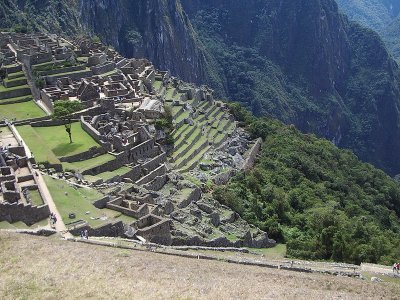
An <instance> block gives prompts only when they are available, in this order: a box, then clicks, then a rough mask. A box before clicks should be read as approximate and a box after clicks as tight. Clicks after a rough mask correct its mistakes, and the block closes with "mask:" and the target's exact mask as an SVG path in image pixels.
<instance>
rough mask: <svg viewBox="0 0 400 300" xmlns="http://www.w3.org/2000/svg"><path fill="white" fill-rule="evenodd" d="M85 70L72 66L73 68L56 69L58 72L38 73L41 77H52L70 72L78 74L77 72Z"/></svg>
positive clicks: (83, 67) (82, 67)
mask: <svg viewBox="0 0 400 300" xmlns="http://www.w3.org/2000/svg"><path fill="white" fill-rule="evenodd" d="M83 70H85V66H71V67H66V68H62V69H56V70H47V71H38V73H39V74H40V75H41V76H51V75H57V74H65V73H68V72H77V71H83Z"/></svg>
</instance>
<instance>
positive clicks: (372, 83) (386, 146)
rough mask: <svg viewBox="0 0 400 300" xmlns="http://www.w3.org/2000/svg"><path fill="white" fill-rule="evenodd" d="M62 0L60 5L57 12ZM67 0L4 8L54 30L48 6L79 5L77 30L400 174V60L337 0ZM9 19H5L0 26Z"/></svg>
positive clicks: (10, 3) (63, 11) (9, 1)
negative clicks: (346, 13)
mask: <svg viewBox="0 0 400 300" xmlns="http://www.w3.org/2000/svg"><path fill="white" fill-rule="evenodd" d="M41 3H44V4H41ZM55 3H59V5H61V7H60V9H59V10H57V12H55V11H54V5H55ZM68 3H69V1H51V0H47V1H45V2H40V3H39V2H38V1H33V0H25V1H15V0H7V1H4V5H3V6H6V7H8V8H9V9H8V11H7V12H5V14H11V15H17V16H18V15H23V16H25V19H23V20H24V21H25V22H26V23H27V24H28V25H29V26H30V27H32V28H38V27H39V25H42V24H48V27H49V28H50V29H53V28H52V27H51V26H50V25H52V24H50V23H51V20H52V18H53V15H52V16H50V17H49V21H48V22H47V23H46V22H44V21H42V20H41V18H42V16H44V15H45V14H44V13H43V12H46V11H48V10H49V9H52V8H53V9H52V11H49V14H53V13H54V14H55V15H54V18H57V16H58V14H61V15H62V16H65V15H68V12H69V11H74V16H73V17H71V20H75V19H77V20H78V21H79V22H78V23H79V24H77V25H76V27H74V29H73V30H74V31H78V32H79V31H81V29H82V28H84V31H85V32H92V33H93V34H96V35H98V36H99V37H101V39H102V40H103V41H105V42H107V43H110V44H111V45H113V46H114V47H116V48H117V49H118V50H119V51H121V52H122V54H124V55H127V56H133V55H134V56H145V57H148V58H149V59H151V60H152V61H153V62H154V63H155V65H156V66H157V67H158V68H160V69H167V70H170V71H171V73H172V74H173V75H177V76H179V77H181V78H182V79H184V80H186V81H191V82H195V83H206V84H209V85H211V86H212V87H213V88H214V89H215V91H216V94H217V95H219V96H221V97H227V98H228V99H231V100H237V101H240V102H241V103H242V104H243V105H244V106H246V107H249V108H251V109H252V111H253V112H254V113H255V114H257V115H270V116H273V117H277V118H279V119H280V120H282V121H284V122H286V123H294V124H295V125H296V126H298V127H299V128H300V129H301V130H303V131H306V132H314V133H316V134H318V135H319V136H324V137H326V138H328V139H330V140H331V141H333V142H334V143H335V144H336V145H339V146H341V147H349V148H351V149H352V150H354V151H355V152H356V153H357V154H358V155H359V156H360V157H361V158H362V159H363V160H366V161H369V162H372V163H374V164H375V165H376V166H378V167H380V168H383V169H385V170H386V171H387V172H389V173H390V174H392V175H394V174H397V173H400V160H398V159H397V156H396V153H399V150H400V125H399V109H398V107H399V106H400V104H399V102H400V92H399V70H398V67H397V65H396V64H395V63H394V62H393V61H392V59H391V58H390V56H389V55H388V53H387V51H386V49H385V46H384V44H383V43H382V41H381V40H380V38H379V37H378V36H377V35H376V34H375V33H373V32H371V31H368V30H365V29H363V28H361V27H359V26H357V25H356V24H354V23H351V22H348V21H347V19H346V18H345V17H343V16H342V15H341V14H340V13H339V11H338V7H337V5H336V3H335V1H333V0H274V1H265V0H248V1H239V0H217V1H214V0H201V1H200V0H171V1H166V0H155V1H150V0H143V1H128V0H120V1H115V0H101V1H100V0H85V1H83V0H80V1H74V2H72V4H73V5H68ZM41 5H44V6H45V7H46V9H39V8H40V7H41ZM32 7H33V8H32ZM37 19H38V20H37ZM14 20H19V19H18V18H14ZM31 20H34V21H35V22H34V23H33V25H32V21H31ZM11 23H12V20H10V21H7V22H5V21H3V19H0V26H2V27H5V26H10V24H11ZM64 23H65V22H63V23H62V24H64ZM73 23H75V21H74V22H73ZM35 24H38V25H35ZM65 24H66V23H65ZM41 27H46V26H44V25H43V26H41ZM53 27H54V26H53ZM56 27H57V26H56ZM58 27H59V28H58V29H59V30H58V31H60V29H61V28H62V27H63V26H58ZM56 29H57V28H56ZM71 31H72V29H71Z"/></svg>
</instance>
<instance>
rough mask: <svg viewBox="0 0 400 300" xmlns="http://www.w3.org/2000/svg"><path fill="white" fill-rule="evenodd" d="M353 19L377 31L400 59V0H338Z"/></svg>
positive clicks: (343, 9) (341, 7)
mask: <svg viewBox="0 0 400 300" xmlns="http://www.w3.org/2000/svg"><path fill="white" fill-rule="evenodd" d="M336 1H337V3H338V5H339V7H340V10H341V11H343V12H344V13H345V14H346V15H347V16H348V17H349V18H350V19H351V20H354V21H357V22H359V23H361V24H362V25H364V26H366V27H368V28H371V29H373V30H375V31H377V32H378V33H379V34H380V35H381V36H382V38H383V40H384V41H385V43H386V45H387V47H388V48H389V49H390V51H391V53H392V54H393V56H394V57H395V58H396V59H400V38H399V32H400V1H397V0H336Z"/></svg>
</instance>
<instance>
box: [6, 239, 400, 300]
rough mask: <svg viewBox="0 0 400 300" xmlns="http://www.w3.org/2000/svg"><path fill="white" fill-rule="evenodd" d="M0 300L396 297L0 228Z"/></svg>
mask: <svg viewBox="0 0 400 300" xmlns="http://www.w3.org/2000/svg"><path fill="white" fill-rule="evenodd" d="M0 274H1V276H0V299H88V298H89V299H90V298H91V299H271V298H273V299H282V298H285V299H398V295H400V294H399V293H400V287H399V285H396V284H393V283H371V282H367V281H362V280H359V279H351V278H342V277H334V276H328V275H318V274H305V273H296V272H289V271H282V270H273V269H265V268H260V267H252V266H241V265H234V264H229V263H224V262H215V261H214V262H213V261H204V260H195V259H187V258H180V257H174V256H167V255H162V254H155V253H152V252H138V251H129V250H121V249H113V248H106V247H101V246H92V245H87V244H81V243H73V242H67V241H62V240H59V239H57V238H42V237H32V236H28V235H17V234H11V233H5V232H0Z"/></svg>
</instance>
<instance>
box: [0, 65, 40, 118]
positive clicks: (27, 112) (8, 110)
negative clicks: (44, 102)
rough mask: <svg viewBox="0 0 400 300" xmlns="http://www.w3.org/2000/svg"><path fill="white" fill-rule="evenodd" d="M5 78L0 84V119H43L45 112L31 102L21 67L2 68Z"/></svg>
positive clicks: (29, 91) (31, 97)
mask: <svg viewBox="0 0 400 300" xmlns="http://www.w3.org/2000/svg"><path fill="white" fill-rule="evenodd" d="M3 70H4V72H5V78H4V80H3V82H2V83H1V84H0V119H1V120H3V119H8V120H17V121H20V120H26V119H35V118H39V117H44V116H45V115H46V114H45V112H44V111H43V110H42V109H41V108H40V107H39V106H38V105H37V104H36V103H35V102H34V101H33V96H32V94H31V89H30V87H29V85H28V82H27V78H26V76H25V73H24V71H23V70H22V65H20V64H12V65H6V66H4V67H3Z"/></svg>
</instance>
